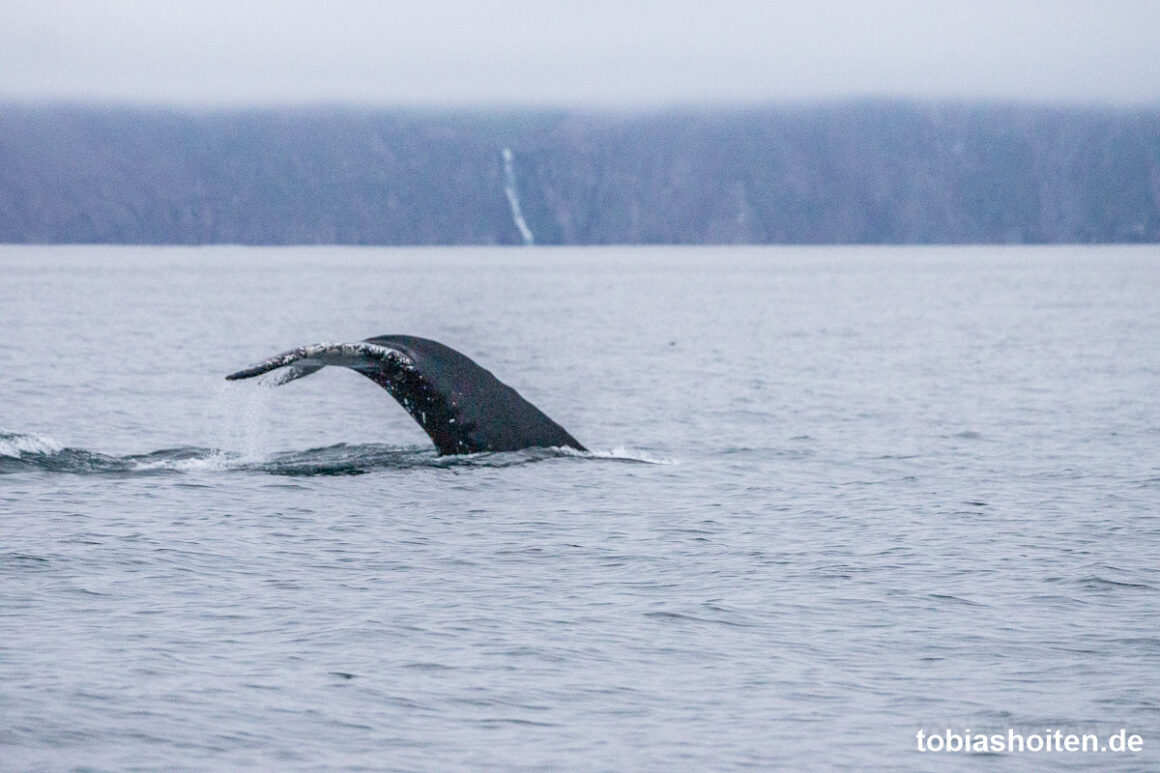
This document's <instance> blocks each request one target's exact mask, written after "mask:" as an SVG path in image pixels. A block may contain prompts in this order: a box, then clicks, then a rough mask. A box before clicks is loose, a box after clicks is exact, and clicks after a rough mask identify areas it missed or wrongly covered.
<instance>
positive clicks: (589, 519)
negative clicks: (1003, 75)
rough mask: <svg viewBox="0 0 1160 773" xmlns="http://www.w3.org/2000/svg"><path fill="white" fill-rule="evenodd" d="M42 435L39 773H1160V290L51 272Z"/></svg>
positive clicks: (470, 259)
mask: <svg viewBox="0 0 1160 773" xmlns="http://www.w3.org/2000/svg"><path fill="white" fill-rule="evenodd" d="M384 333H411V334H416V335H422V336H426V337H430V338H435V339H437V340H440V341H443V342H445V343H447V344H449V345H451V346H454V347H455V348H457V349H459V350H461V351H463V352H464V353H466V354H468V355H469V356H471V357H473V358H475V359H476V360H478V361H479V362H480V363H481V364H483V365H484V366H485V367H487V368H489V369H490V370H492V371H493V372H494V373H495V374H496V375H497V376H499V377H500V378H501V379H503V380H504V381H506V382H507V383H509V384H511V385H513V386H515V387H516V388H517V389H519V390H520V392H521V393H522V394H523V395H524V396H525V397H527V398H529V399H530V400H531V401H532V402H533V403H535V404H536V405H538V406H539V407H540V408H542V409H543V410H544V411H545V412H546V413H548V414H549V415H550V416H552V418H554V419H556V420H557V421H559V422H560V423H561V424H562V425H563V426H565V427H566V428H567V429H568V430H569V431H570V432H571V433H572V434H573V435H575V436H576V437H577V438H578V439H579V440H580V441H581V442H582V443H584V444H585V445H587V446H588V447H589V448H590V449H592V450H593V453H591V454H566V453H562V452H552V451H535V452H525V453H514V454H495V455H477V456H471V457H467V458H463V459H447V458H442V459H441V458H439V457H437V456H436V455H435V453H434V450H433V448H432V447H431V445H430V442H429V441H428V440H427V438H426V436H425V435H424V434H423V433H422V432H421V431H420V430H419V428H418V427H417V425H415V424H414V423H413V422H412V421H411V420H410V418H409V417H408V416H407V415H406V414H405V413H404V411H403V410H402V409H401V408H400V407H399V406H398V405H397V404H396V403H394V402H393V401H392V400H391V399H390V397H389V396H388V395H387V394H386V393H385V392H383V391H382V390H380V389H379V388H378V387H376V386H375V385H374V384H372V383H371V382H370V381H368V380H367V379H364V378H361V377H360V376H358V375H357V374H354V373H351V372H350V371H347V370H343V369H335V368H328V369H326V370H324V371H322V372H320V373H318V374H316V375H314V376H311V377H310V378H307V379H303V380H301V381H297V382H294V383H293V384H289V385H286V386H283V387H279V388H270V387H264V386H262V385H260V384H255V383H253V382H237V383H227V382H225V381H223V376H224V375H225V374H227V373H229V372H231V371H234V370H237V369H238V368H241V367H243V366H246V365H249V364H251V363H253V362H256V361H258V360H260V359H262V358H263V357H265V356H267V355H270V354H273V353H275V352H278V351H282V350H284V349H288V348H290V347H292V346H296V345H299V344H305V343H313V342H318V341H334V340H359V339H362V338H366V337H368V336H372V335H378V334H384ZM0 428H2V430H0V769H2V770H5V771H24V770H46V771H56V770H70V769H73V770H89V771H105V770H109V771H120V770H173V771H182V770H199V771H200V770H430V771H449V770H514V771H525V770H526V771H540V770H560V771H572V770H579V771H588V770H593V771H595V770H613V771H620V770H657V771H668V770H739V769H758V770H873V769H877V770H888V769H889V770H979V769H982V770H1092V771H1096V770H1099V771H1141V770H1157V769H1160V729H1158V728H1160V630H1158V620H1160V616H1158V612H1160V569H1158V568H1157V567H1158V563H1160V559H1158V556H1160V250H1158V249H1157V248H1156V247H1141V248H1125V247H1083V248H1079V247H1056V248H1027V247H1016V248H1008V247H1002V248H1000V247H992V248H979V247H954V248H847V247H842V248H799V249H790V248H753V249H750V248H688V249H674V248H648V249H641V248H634V249H618V248H606V249H539V248H533V249H519V250H517V249H507V250H503V249H494V250H493V249H474V248H472V249H416V250H401V249H361V248H357V249H356V248H341V249H340V248H302V249H297V248H278V249H257V248H243V247H213V248H200V249H175V248H152V247H149V248H146V247H141V248H123V247H116V248H113V247H81V246H76V247H16V246H7V247H2V248H0ZM947 729H950V730H952V731H954V732H958V733H966V732H967V731H968V730H969V731H970V732H972V733H975V734H983V733H1004V734H1005V733H1007V732H1008V731H1009V730H1012V729H1013V730H1014V731H1017V732H1021V733H1026V734H1035V733H1045V732H1048V731H1053V730H1057V729H1059V730H1062V731H1063V732H1064V733H1098V734H1100V737H1101V739H1103V738H1106V737H1108V736H1112V735H1114V734H1115V733H1116V732H1118V731H1120V730H1121V729H1124V730H1126V731H1127V733H1128V734H1138V735H1140V736H1141V738H1142V742H1143V747H1142V749H1141V750H1139V751H1136V752H1102V753H1101V752H1088V753H1067V752H1058V753H1033V752H1025V753H1017V754H964V753H952V752H942V753H937V752H920V751H918V750H917V748H916V733H917V732H918V731H920V730H922V731H925V732H927V733H941V732H943V731H944V730H947Z"/></svg>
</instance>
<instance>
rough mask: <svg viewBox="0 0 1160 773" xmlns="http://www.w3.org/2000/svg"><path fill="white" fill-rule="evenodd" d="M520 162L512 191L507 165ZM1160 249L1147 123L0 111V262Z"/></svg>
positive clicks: (1156, 165) (1151, 124) (1042, 118)
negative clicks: (150, 251)
mask: <svg viewBox="0 0 1160 773" xmlns="http://www.w3.org/2000/svg"><path fill="white" fill-rule="evenodd" d="M505 148H506V149H509V150H510V152H511V172H512V173H513V176H514V190H513V186H512V182H513V180H512V176H509V175H507V174H505V160H504V156H505V154H504V149H505ZM513 195H514V197H515V198H517V199H518V204H519V209H520V213H521V215H522V218H523V221H524V223H525V224H526V227H527V229H528V230H530V232H531V234H532V235H533V236H534V239H535V242H536V243H538V244H611V243H627V244H640V243H662V244H699V243H750V244H765V243H793V244H803V243H956V242H1012V243H1020V242H1026V243H1044V242H1155V241H1158V240H1160V110H1157V111H1137V112H1123V111H1114V110H1110V109H1108V110H1096V109H1086V110H1080V109H1049V108H1029V107H1017V106H1003V107H993V106H992V107H988V106H954V105H937V104H935V105H914V104H891V103H857V104H846V105H833V106H826V107H812V108H768V109H760V110H758V109H754V110H745V111H740V110H735V111H724V112H700V113H698V112H670V113H650V114H639V115H630V114H625V115H610V114H595V113H593V114H564V113H514V112H513V113H504V114H499V113H497V114H485V113H475V114H469V113H462V114H450V113H426V114H425V113H416V112H377V113H376V112H358V111H353V110H335V111H330V112H323V111H319V110H313V111H306V110H300V111H283V112H278V111H262V112H223V113H202V114H199V113H177V112H159V111H152V112H147V111H134V110H113V109H96V108H93V109H84V108H64V107H45V108H32V107H7V108H2V109H0V241H4V242H113V243H173V244H201V243H215V242H232V243H244V244H313V243H335V244H520V243H523V241H525V238H526V237H527V234H526V233H523V232H521V229H520V228H519V227H518V226H517V223H516V219H515V218H513Z"/></svg>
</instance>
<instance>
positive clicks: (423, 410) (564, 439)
mask: <svg viewBox="0 0 1160 773" xmlns="http://www.w3.org/2000/svg"><path fill="white" fill-rule="evenodd" d="M327 365H341V366H343V367H346V368H350V369H351V370H354V371H356V372H358V373H361V374H362V375H364V376H366V377H367V378H369V379H370V380H371V381H373V382H375V383H376V384H378V385H379V386H381V387H382V388H383V389H385V390H387V392H389V393H390V394H391V397H393V398H395V399H396V400H398V401H399V403H400V404H401V405H402V406H403V408H405V409H406V410H407V413H409V414H410V415H411V418H413V419H414V420H415V421H417V422H418V423H419V426H420V427H422V428H423V431H424V432H426V433H427V435H428V436H429V437H430V438H431V440H432V441H433V442H434V443H435V447H436V448H437V449H438V450H439V453H440V454H443V455H447V454H470V453H477V452H480V451H518V450H520V449H523V448H533V447H538V446H543V447H554V446H566V447H568V448H575V449H577V450H579V451H585V450H587V449H585V448H584V446H582V445H580V443H579V442H577V440H576V438H574V437H572V436H571V435H569V434H568V431H567V430H565V429H564V428H563V427H561V426H560V425H559V424H557V423H556V422H554V421H552V420H551V419H549V418H548V417H547V415H545V414H544V412H543V411H541V410H540V409H539V408H537V407H536V406H534V405H532V404H531V403H529V402H528V401H527V400H525V399H524V398H523V397H521V396H520V393H519V392H517V391H516V390H514V389H512V388H511V387H510V386H508V385H507V384H505V383H503V382H502V381H500V380H499V379H497V378H496V377H495V376H493V375H492V374H491V372H490V371H488V370H485V369H484V368H482V367H480V366H479V365H478V364H476V363H475V362H474V361H473V360H472V359H470V358H469V357H467V356H466V355H464V354H461V353H460V352H457V351H455V350H454V349H452V348H451V347H449V346H444V345H443V344H441V343H439V342H438V341H432V340H430V339H427V338H419V337H418V336H410V335H384V336H376V337H374V338H367V339H366V340H363V341H359V342H358V343H322V344H312V345H310V346H300V347H298V348H297V349H291V350H290V351H288V352H282V353H281V354H276V355H274V356H273V357H270V358H268V359H266V360H263V361H262V362H259V363H258V364H257V365H253V366H251V367H249V368H246V369H245V370H239V371H238V372H237V373H231V374H230V375H228V376H226V379H227V380H229V381H236V380H238V379H243V378H253V377H254V376H260V375H262V374H263V373H268V372H270V371H272V370H277V369H279V368H285V369H286V370H284V371H282V373H280V374H278V376H277V378H276V380H275V382H274V383H275V384H278V385H281V384H286V383H288V382H290V381H294V380H295V379H299V378H302V377H303V376H309V375H310V374H311V373H314V372H316V371H318V370H321V369H322V368H324V367H326V366H327Z"/></svg>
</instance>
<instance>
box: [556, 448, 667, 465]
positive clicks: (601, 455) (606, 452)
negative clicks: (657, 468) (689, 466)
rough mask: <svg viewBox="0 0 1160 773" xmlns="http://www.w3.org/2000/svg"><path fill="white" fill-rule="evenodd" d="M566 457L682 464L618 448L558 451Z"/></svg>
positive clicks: (634, 450) (559, 449) (637, 451)
mask: <svg viewBox="0 0 1160 773" xmlns="http://www.w3.org/2000/svg"><path fill="white" fill-rule="evenodd" d="M556 450H557V451H559V452H560V453H561V454H562V455H565V456H581V457H585V458H588V459H613V460H616V461H622V462H643V463H645V464H680V461H678V460H677V459H674V458H671V457H657V456H652V455H651V454H648V453H646V452H644V451H639V450H636V449H633V448H625V447H624V446H617V447H616V448H609V449H600V448H593V449H589V450H587V451H577V450H576V449H574V448H558V449H556Z"/></svg>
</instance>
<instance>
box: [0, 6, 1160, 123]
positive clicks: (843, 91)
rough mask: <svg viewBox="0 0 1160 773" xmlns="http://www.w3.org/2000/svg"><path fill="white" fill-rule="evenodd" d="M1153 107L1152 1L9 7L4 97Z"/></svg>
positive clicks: (1157, 37)
mask: <svg viewBox="0 0 1160 773" xmlns="http://www.w3.org/2000/svg"><path fill="white" fill-rule="evenodd" d="M859 96H891V97H914V98H931V97H934V98H952V99H977V98H999V99H1004V100H1021V101H1033V102H1060V101H1062V102H1070V103H1090V102H1097V103H1113V104H1129V105H1131V104H1136V105H1140V104H1146V105H1153V106H1160V0H1085V1H1077V0H962V1H961V2H947V1H946V0H882V1H877V2H876V1H874V0H845V1H844V0H809V1H808V2H807V1H803V2H782V1H779V0H764V1H754V2H749V1H742V0H735V1H731V0H701V1H699V2H692V1H686V0H655V1H654V2H647V1H645V0H577V1H575V2H574V1H572V0H561V1H560V2H553V1H551V0H543V1H541V2H533V1H532V0H458V1H452V0H413V1H411V2H400V1H398V0H378V1H372V0H319V1H317V2H310V1H308V0H268V1H266V2H260V1H258V0H182V2H163V1H161V0H107V1H105V2H102V0H0V99H8V100H11V99H17V100H21V101H25V100H41V99H68V100H86V101H91V100H117V101H128V102H152V103H156V102H161V103H178V104H191V105H237V104H278V103H310V102H355V103H369V104H387V105H390V104H407V105H488V104H500V105H564V106H569V105H570V106H612V107H631V106H662V105H670V104H696V103H723V102H747V103H752V102H767V101H776V100H795V101H800V100H812V99H834V98H846V97H859Z"/></svg>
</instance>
